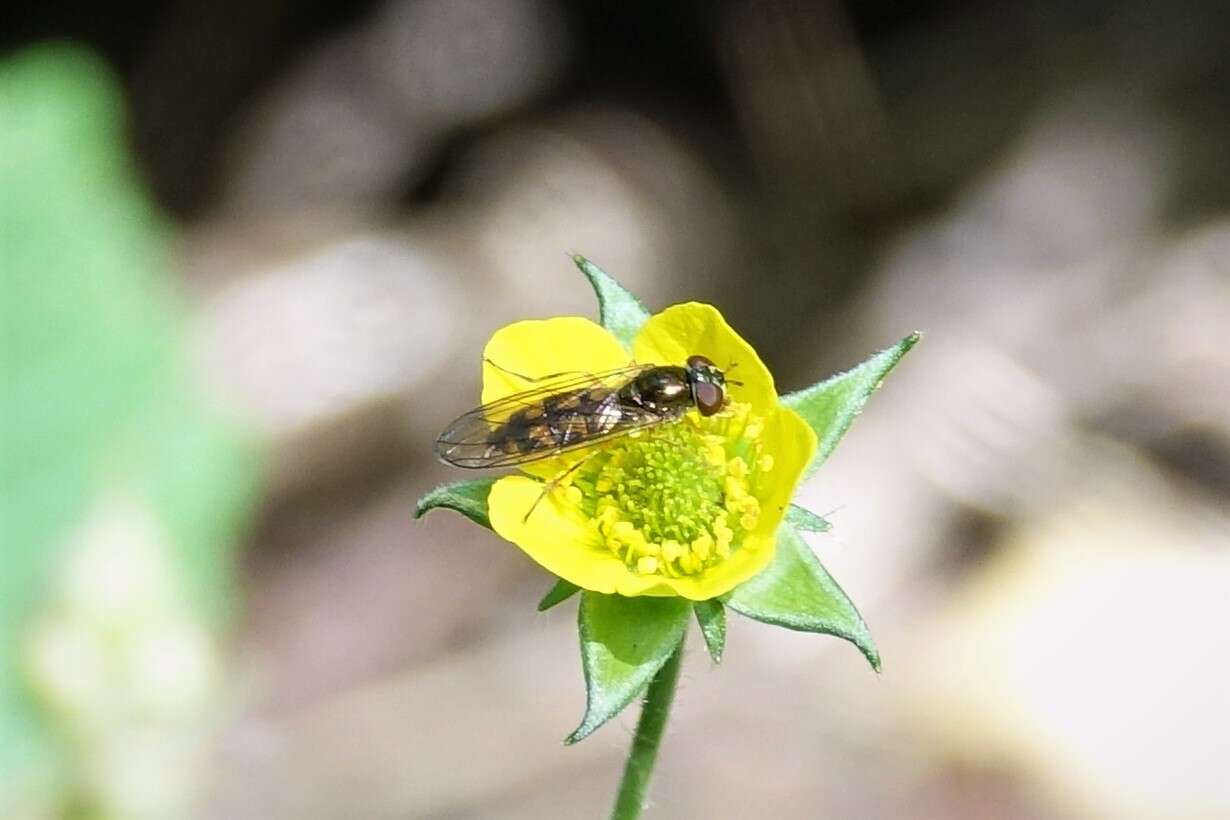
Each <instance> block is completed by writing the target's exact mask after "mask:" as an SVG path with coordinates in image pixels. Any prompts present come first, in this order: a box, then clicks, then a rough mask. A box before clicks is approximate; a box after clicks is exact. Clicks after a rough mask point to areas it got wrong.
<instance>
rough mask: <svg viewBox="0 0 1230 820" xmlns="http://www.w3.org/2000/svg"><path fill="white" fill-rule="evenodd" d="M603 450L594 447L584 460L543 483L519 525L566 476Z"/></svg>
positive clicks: (528, 518) (525, 520) (528, 517)
mask: <svg viewBox="0 0 1230 820" xmlns="http://www.w3.org/2000/svg"><path fill="white" fill-rule="evenodd" d="M603 449H604V448H602V447H595V448H594V451H593V452H592V453H590V454H589V455H587V456H585V458H582V459H579V460H578V461H577V463H576V464H573V465H572V466H571V467H569V468H568V469H567V470H565V471H564V472H562V473H560V474H559V475H557V476H556V477H555V478H553V479H551V480H550V481H548V482H545V483H544V484H543V485H542V492H540V493H539V494H538V497H537V498H535V499H534V503H533V504H531V505H530V509H529V512H527V513H526V514H525V518H522V519H521V523H522V524H524V523H525V522H527V521H529V520H530V516H531V515H533V514H534V510H536V509H538V505H539V504H540V503H542V500H543V499H544V498H546V496H547V493H549V492H551V491H552V490H554V489H555V488H556V487H558V486H560V485H561V484H562V483H563V482H564V479H566V478H568V476H570V475H572V474H573V473H575V472H576V471H577V470H578V469H579V468H580V467H581V465H583V464H586V463H588V462H589V460H590V459H591V458H593V457H594V456H596V455H598V454H599V453H601V452H602V450H603Z"/></svg>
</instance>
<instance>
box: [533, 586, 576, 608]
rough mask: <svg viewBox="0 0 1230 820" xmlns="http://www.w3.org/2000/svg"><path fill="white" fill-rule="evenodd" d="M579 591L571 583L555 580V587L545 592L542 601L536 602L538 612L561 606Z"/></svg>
mask: <svg viewBox="0 0 1230 820" xmlns="http://www.w3.org/2000/svg"><path fill="white" fill-rule="evenodd" d="M580 591H581V588H580V587H579V586H577V585H576V584H574V583H572V582H571V581H565V580H564V579H563V578H557V579H555V586H553V587H551V588H550V589H549V590H547V594H546V595H544V596H542V600H541V601H539V602H538V611H539V612H546V611H547V610H548V609H550V608H551V607H553V606H555V605H556V604H562V603H563V602H564V601H567V600H568V599H569V598H571V597H572V596H573V595H575V594H577V593H578V592H580Z"/></svg>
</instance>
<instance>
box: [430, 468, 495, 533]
mask: <svg viewBox="0 0 1230 820" xmlns="http://www.w3.org/2000/svg"><path fill="white" fill-rule="evenodd" d="M497 481H499V479H498V478H474V479H471V480H469V481H458V482H456V483H454V484H441V485H440V486H439V487H436V488H435V489H434V490H432V491H431V492H429V493H428V494H427V495H425V496H423V497H422V498H420V499H419V503H418V506H417V507H415V508H414V517H415V518H422V517H423V516H424V515H426V514H427V513H428V512H430V511H432V510H434V509H436V508H437V507H444V508H445V509H449V510H455V511H456V512H459V513H461V514H462V515H464V516H465V517H466V518H468V519H470V520H471V521H473V522H474V523H475V524H482V525H483V526H484V527H486V528H487V529H491V519H490V518H488V517H487V496H488V495H490V494H491V487H492V485H494V484H495V482H497Z"/></svg>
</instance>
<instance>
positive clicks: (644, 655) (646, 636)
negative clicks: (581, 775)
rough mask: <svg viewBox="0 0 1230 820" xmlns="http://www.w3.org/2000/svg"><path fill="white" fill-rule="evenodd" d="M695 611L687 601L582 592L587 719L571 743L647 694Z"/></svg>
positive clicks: (571, 738)
mask: <svg viewBox="0 0 1230 820" xmlns="http://www.w3.org/2000/svg"><path fill="white" fill-rule="evenodd" d="M691 610H692V607H691V605H690V602H689V601H686V600H684V599H682V598H651V597H640V598H624V597H622V596H620V595H602V594H600V593H597V592H588V591H586V592H583V593H582V594H581V606H580V607H579V614H578V618H577V621H578V624H579V627H580V633H581V666H582V668H583V669H584V671H585V690H586V706H585V718H584V719H583V720H582V721H581V725H580V726H578V727H577V729H576V731H574V732H573V733H572V734H571V735H569V736H568V737H567V738H566V739H565V740H564V742H565V743H576V742H577V741H578V740H581V739H583V738H585V737H587V736H589V734H590V733H591V732H593V731H594V730H595V729H597V728H598V727H599V726H601V725H602V724H604V723H606V722H607V721H608V720H610V719H611V718H613V717H614V716H615V715H617V714H619V713H620V712H621V711H622V710H623V708H624V707H625V706H627V705H628V704H629V703H631V702H632V700H633V698H635V697H636V696H637V695H639V694H640V693H641V691H642V690H644V688H645V687H646V686H647V685H648V684H649V681H650V680H651V679H652V678H653V676H654V675H655V674H656V673H657V671H658V670H659V669H661V668H662V664H664V663H666V660H667V659H668V658H669V657H670V656H671V653H672V652H674V651H675V649H676V647H678V646H679V642H680V641H681V640H683V633H684V630H685V629H686V628H687V625H688V615H689V613H690V612H691Z"/></svg>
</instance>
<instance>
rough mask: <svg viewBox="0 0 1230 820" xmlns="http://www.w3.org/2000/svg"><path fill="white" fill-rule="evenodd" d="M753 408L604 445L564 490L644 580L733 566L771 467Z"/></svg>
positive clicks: (739, 407) (694, 418)
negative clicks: (760, 483) (729, 562)
mask: <svg viewBox="0 0 1230 820" xmlns="http://www.w3.org/2000/svg"><path fill="white" fill-rule="evenodd" d="M763 429H764V424H763V422H762V421H761V420H760V418H759V417H757V416H755V415H753V414H751V413H750V407H749V406H748V405H746V404H741V403H732V404H731V406H729V407H728V408H727V409H725V410H723V411H722V412H721V413H718V414H716V415H714V416H709V417H708V418H705V417H702V416H700V415H699V414H698V413H696V412H691V413H688V414H687V416H685V417H684V418H683V419H681V420H680V421H678V422H675V423H672V424H666V425H662V426H660V427H657V428H653V429H650V430H645V431H642V432H640V433H633V434H631V435H628V436H625V437H623V438H620V439H616V440H615V441H613V442H612V443H611V444H609V445H606V446H604V447H603V448H602V449H601V450H598V451H597V452H596V453H594V454H593V455H592V456H590V457H589V458H588V460H587V461H585V463H584V464H583V465H582V466H581V467H580V468H578V470H577V472H576V474H575V476H574V477H573V479H572V481H571V483H570V486H569V487H568V488H567V490H566V491H565V493H564V495H565V498H566V499H567V500H568V502H569V503H571V504H572V505H574V506H576V507H578V508H579V509H580V510H581V512H582V513H583V514H584V515H585V516H586V517H587V518H588V519H590V520H591V521H592V522H593V526H594V528H595V530H596V532H597V533H598V535H599V536H600V538H601V540H602V543H603V544H604V545H605V547H606V548H607V549H609V550H610V551H611V552H612V553H614V554H615V555H616V556H618V557H619V558H620V560H622V561H623V562H624V563H625V564H626V565H627V566H628V568H629V569H630V570H632V571H633V572H636V573H639V574H641V575H662V576H667V577H672V578H678V577H681V576H684V575H696V574H698V573H702V572H704V571H705V570H706V569H708V568H710V567H712V566H714V565H716V564H718V563H721V562H722V561H724V560H725V559H726V558H729V557H730V555H731V553H732V552H734V551H736V550H738V549H739V546H740V544H741V543H742V541H743V535H744V534H745V533H747V532H748V531H749V530H753V529H755V527H756V524H757V523H758V521H759V520H760V501H759V500H758V499H757V497H756V486H757V482H758V479H759V478H760V476H761V475H762V474H763V473H765V472H768V471H769V470H771V469H772V468H773V459H772V456H769V455H761V444H760V437H761V432H762V431H763Z"/></svg>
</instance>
